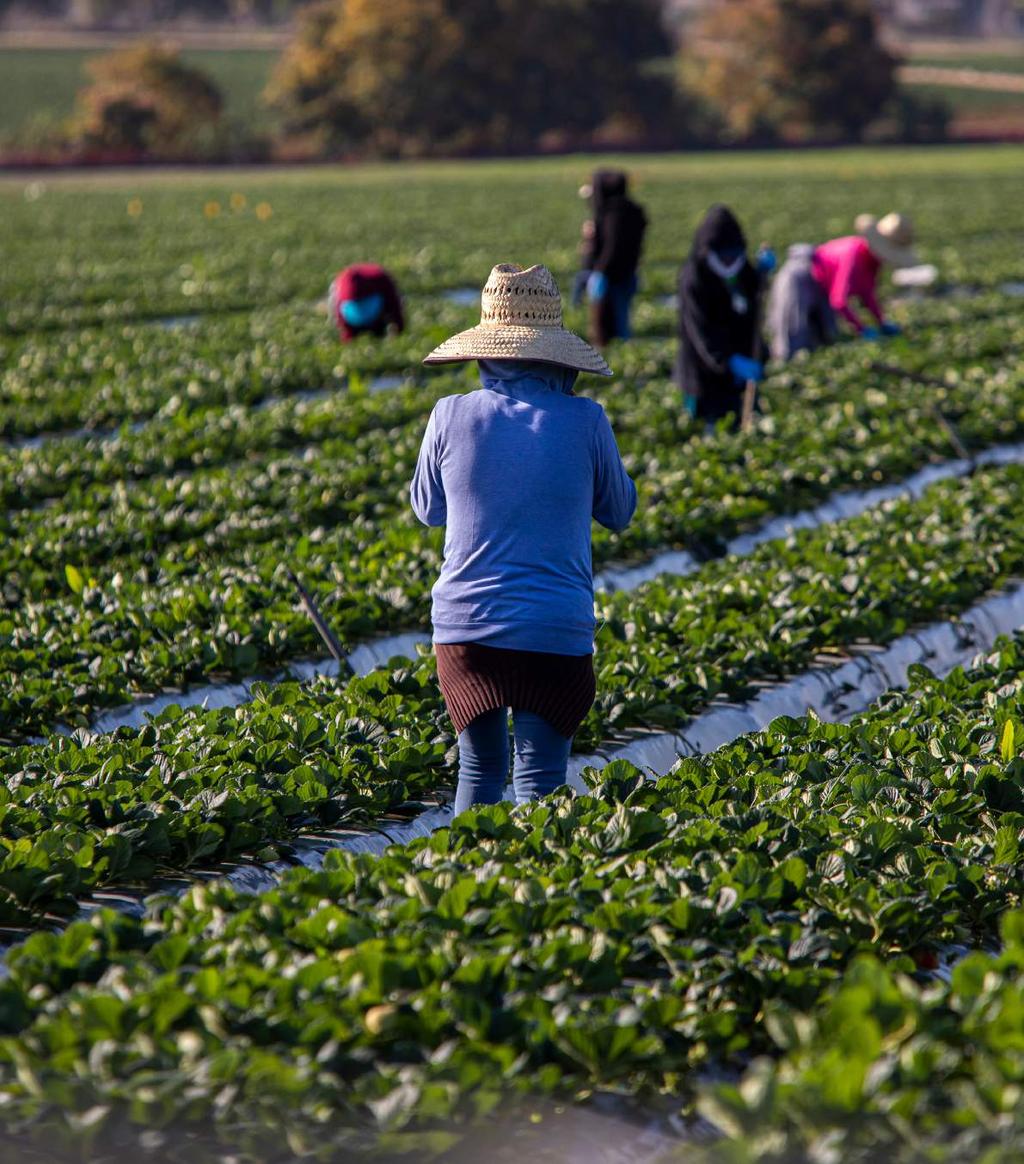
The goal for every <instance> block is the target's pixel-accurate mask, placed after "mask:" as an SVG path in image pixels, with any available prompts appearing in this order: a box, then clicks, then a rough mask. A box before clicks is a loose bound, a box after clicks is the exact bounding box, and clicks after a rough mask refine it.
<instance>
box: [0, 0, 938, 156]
mask: <svg viewBox="0 0 1024 1164" xmlns="http://www.w3.org/2000/svg"><path fill="white" fill-rule="evenodd" d="M2 2H3V0H0V3H2ZM148 2H149V3H150V6H151V7H153V8H154V9H157V8H160V6H161V5H165V6H167V7H171V6H173V5H174V4H176V3H178V2H179V0H148ZM182 2H183V0H182ZM203 2H204V6H205V7H212V5H213V4H214V3H219V4H220V5H221V6H222V7H224V8H228V9H231V10H232V11H234V12H236V13H237V12H238V11H239V10H240V8H241V7H246V8H247V9H249V10H254V9H255V8H256V7H257V6H259V5H260V4H263V5H264V6H265V7H268V8H269V7H270V6H273V5H274V4H275V2H276V0H209V2H208V3H207V2H206V0H203ZM663 5H664V0H312V2H310V3H307V4H306V5H304V6H302V7H301V8H300V9H299V11H298V15H297V17H296V20H295V25H294V32H293V36H292V40H291V43H290V45H289V47H288V48H287V49H286V50H285V51H284V52H283V54H282V56H281V58H280V60H279V62H278V65H277V68H276V70H275V73H274V75H273V78H272V81H271V83H270V85H269V87H268V90H267V92H266V95H265V96H266V101H267V104H268V107H269V108H268V114H269V112H270V108H272V110H273V113H274V117H275V118H276V120H277V123H278V125H279V126H280V130H279V134H280V137H279V140H280V141H281V142H282V143H286V148H287V150H288V153H289V156H306V157H325V156H327V157H331V156H333V157H345V156H351V157H369V156H377V157H380V156H383V157H410V156H413V157H415V156H430V155H445V154H481V153H491V154H508V153H524V152H532V151H538V150H540V151H543V150H565V149H587V148H605V147H609V146H617V147H638V148H651V147H653V148H678V147H683V146H688V145H694V144H701V145H706V144H718V143H723V142H736V143H755V144H766V143H771V142H782V143H787V142H794V141H798V142H840V141H853V140H858V139H861V138H863V137H864V136H865V135H867V134H877V133H878V132H879V131H878V126H879V125H880V124H883V123H885V122H886V119H887V123H888V129H887V131H886V132H888V133H889V134H890V135H891V136H893V137H902V138H915V139H934V138H936V137H939V136H941V135H942V133H943V131H944V116H943V113H942V110H941V109H933V108H932V107H931V106H922V105H920V104H919V103H917V102H915V101H914V100H913V99H911V98H910V97H908V96H907V95H906V94H901V93H899V91H898V88H897V83H896V69H897V65H898V61H897V60H896V59H895V58H894V57H893V56H892V54H891V53H890V52H889V51H887V49H886V48H885V47H884V46H883V44H882V43H881V41H880V38H879V32H878V25H877V17H876V15H875V12H874V7H873V0H716V3H715V4H713V5H711V6H710V7H709V8H708V9H707V10H706V11H705V12H704V15H703V16H702V17H701V18H700V20H699V21H698V22H697V23H696V24H694V25H691V27H690V40H691V41H692V43H690V44H688V45H683V46H682V47H680V46H679V44H678V43H677V42H676V41H675V40H674V39H673V38H672V36H671V35H670V33H669V32H668V31H667V28H666V23H665V19H664V7H663ZM90 71H91V75H92V76H91V82H90V84H89V85H88V86H87V87H86V88H85V89H84V90H83V91H82V92H81V93H80V95H79V100H78V108H77V111H76V115H75V118H74V120H73V122H72V123H71V126H70V127H69V133H70V140H71V141H72V142H73V143H75V145H76V146H77V148H80V149H86V150H89V151H94V152H96V151H98V152H103V151H114V152H116V153H119V154H121V153H125V154H135V155H137V156H140V157H143V156H146V157H172V156H181V157H186V156H198V155H200V154H201V153H202V152H203V151H206V152H207V153H208V154H209V153H214V154H220V155H223V154H224V152H225V147H226V144H227V142H228V139H229V137H230V136H231V133H229V132H228V131H227V130H226V129H225V128H224V127H223V125H222V121H221V112H222V107H223V100H222V97H221V95H220V94H219V93H218V92H217V89H216V87H215V86H214V84H213V83H212V81H210V79H209V78H208V77H205V76H204V75H203V74H202V73H200V72H199V71H197V70H196V69H195V68H193V67H187V66H186V65H185V64H184V63H183V62H182V61H181V59H180V58H179V57H178V55H177V54H176V53H175V52H174V51H173V50H172V49H169V48H165V47H159V46H153V45H149V46H146V45H143V46H135V47H133V48H128V49H122V50H119V51H117V52H115V53H113V54H110V55H109V56H108V57H106V58H102V59H100V60H98V61H96V62H94V63H93V64H92V66H91V70H90ZM261 148H266V149H267V150H271V149H273V146H272V144H271V143H269V142H268V143H265V144H264V146H262V147H261ZM231 156H235V157H237V156H238V147H237V143H236V145H235V147H234V153H233V154H232V155H231Z"/></svg>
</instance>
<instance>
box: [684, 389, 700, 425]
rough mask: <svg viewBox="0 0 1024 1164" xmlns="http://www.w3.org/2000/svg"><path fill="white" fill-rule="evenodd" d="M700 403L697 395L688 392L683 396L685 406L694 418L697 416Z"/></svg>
mask: <svg viewBox="0 0 1024 1164" xmlns="http://www.w3.org/2000/svg"><path fill="white" fill-rule="evenodd" d="M698 403H699V401H698V398H697V397H696V396H691V395H690V394H689V393H687V394H686V395H685V396H684V397H683V407H684V408H685V409H686V411H687V413H688V414H689V415H690V416H692V417H693V418H694V419H696V417H697V405H698Z"/></svg>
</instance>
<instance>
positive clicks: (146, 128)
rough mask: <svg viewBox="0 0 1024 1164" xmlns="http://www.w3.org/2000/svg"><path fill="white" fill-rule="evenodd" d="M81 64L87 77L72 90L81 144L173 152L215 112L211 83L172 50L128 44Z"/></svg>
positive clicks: (214, 118)
mask: <svg viewBox="0 0 1024 1164" xmlns="http://www.w3.org/2000/svg"><path fill="white" fill-rule="evenodd" d="M86 67H87V68H88V71H89V73H90V75H91V77H92V82H91V84H89V85H88V86H87V87H86V88H85V89H83V90H82V91H81V92H80V93H79V95H78V102H77V110H76V116H75V122H74V125H75V130H76V133H77V136H78V138H79V140H80V141H81V142H82V143H83V144H85V145H87V146H92V147H98V148H102V149H109V150H121V151H128V152H131V153H147V154H154V155H158V156H168V155H173V154H176V153H178V152H179V151H181V150H182V149H183V148H184V147H186V146H188V145H189V144H190V143H191V142H194V141H195V139H196V137H197V136H198V135H201V134H202V132H203V131H204V130H207V129H209V128H210V127H212V126H213V125H214V124H215V123H216V122H217V121H218V119H219V117H220V113H221V107H222V104H223V102H222V99H221V95H220V92H219V90H218V89H217V87H216V85H215V84H214V83H213V82H212V81H211V80H210V79H209V77H207V76H206V74H205V73H203V72H201V71H200V70H198V69H194V68H191V67H189V66H188V65H186V64H184V63H183V62H182V60H181V59H180V57H179V55H178V53H177V52H176V51H175V50H173V49H169V48H163V47H161V46H159V45H154V44H139V45H132V46H130V47H128V48H124V49H119V50H117V51H116V52H112V53H108V54H106V55H105V56H102V57H98V58H96V60H93V61H90V62H89V64H88V65H87V66H86Z"/></svg>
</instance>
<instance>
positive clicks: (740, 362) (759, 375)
mask: <svg viewBox="0 0 1024 1164" xmlns="http://www.w3.org/2000/svg"><path fill="white" fill-rule="evenodd" d="M729 371H730V372H732V374H733V376H734V377H735V378H736V379H737V380H739V381H740V383H741V384H742V383H745V382H746V381H747V380H753V381H754V382H755V383H756V384H760V382H761V381H762V380H763V379H764V364H762V363H761V361H760V360H752V359H751V358H750V356H730V357H729Z"/></svg>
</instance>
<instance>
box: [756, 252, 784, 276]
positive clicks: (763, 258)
mask: <svg viewBox="0 0 1024 1164" xmlns="http://www.w3.org/2000/svg"><path fill="white" fill-rule="evenodd" d="M778 265H779V260H778V259H777V258H776V257H775V252H774V251H773V250H772V248H771V247H761V249H760V250H759V251H758V252H757V263H756V266H757V269H758V271H760V272H761V274H762V275H770V274H771V273H772V271H774V270H775V268H776V267H777V266H778Z"/></svg>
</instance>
